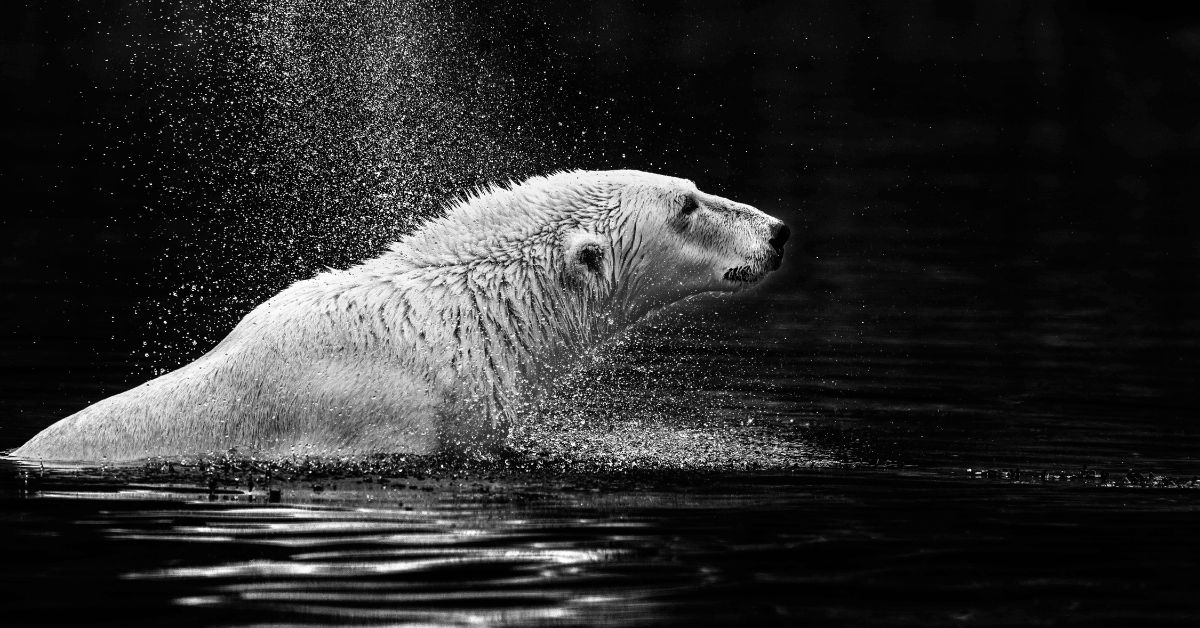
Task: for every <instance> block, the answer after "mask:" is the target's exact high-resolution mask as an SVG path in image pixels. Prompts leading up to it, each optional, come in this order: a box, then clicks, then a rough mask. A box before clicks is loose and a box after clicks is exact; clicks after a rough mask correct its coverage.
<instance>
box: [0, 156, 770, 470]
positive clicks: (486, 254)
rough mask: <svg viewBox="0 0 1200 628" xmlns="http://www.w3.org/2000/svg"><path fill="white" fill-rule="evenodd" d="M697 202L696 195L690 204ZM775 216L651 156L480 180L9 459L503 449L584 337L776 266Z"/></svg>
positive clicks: (592, 338) (594, 338)
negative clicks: (178, 364) (397, 234)
mask: <svg viewBox="0 0 1200 628" xmlns="http://www.w3.org/2000/svg"><path fill="white" fill-rule="evenodd" d="M689 198H691V199H694V200H695V201H697V202H698V204H699V208H700V209H699V210H698V211H688V212H686V213H684V212H681V211H680V208H682V207H684V201H685V200H687V199H689ZM691 207H692V208H694V207H696V203H693V204H692V206H691ZM777 225H779V222H778V221H777V220H775V219H773V218H770V217H769V216H766V215H765V214H762V213H761V212H759V211H758V210H755V209H754V208H752V207H749V206H746V205H741V204H738V203H734V202H732V201H729V200H726V199H722V198H720V197H716V196H712V195H708V194H703V193H701V192H699V191H697V190H696V188H695V185H694V184H692V183H691V182H690V181H686V180H683V179H675V178H671V177H665V176H660V175H654V174H649V173H644V172H638V171H606V172H581V171H576V172H562V173H557V174H554V175H551V176H547V177H534V178H532V179H529V180H527V181H525V182H523V183H521V184H517V185H511V186H510V187H506V188H498V187H493V188H489V189H487V190H483V191H479V192H477V193H475V194H473V195H470V196H468V197H467V198H464V199H463V200H461V201H459V202H457V203H456V204H454V205H453V206H452V207H451V208H450V209H449V210H448V211H447V212H446V213H445V215H444V216H442V217H441V218H437V219H434V220H431V221H429V222H428V223H426V224H425V225H424V226H422V227H421V228H420V229H418V230H417V231H416V232H414V233H412V234H411V235H409V236H407V237H405V238H403V239H402V240H400V241H399V242H396V243H395V244H394V245H392V247H391V248H390V250H389V251H387V252H386V253H384V254H383V255H381V256H379V257H377V258H375V259H372V260H369V261H367V262H364V263H362V264H360V265H358V266H355V267H352V268H350V269H347V270H341V271H329V272H326V273H322V274H320V275H318V276H316V277H313V278H312V279H308V280H304V281H300V282H297V283H295V284H293V285H292V286H290V287H288V288H287V289H285V290H284V291H282V292H280V293H279V294H278V295H276V296H275V297H273V298H271V299H270V300H268V301H267V302H265V303H263V304H262V305H260V306H259V307H257V308H255V309H254V310H253V311H251V312H250V313H249V314H247V315H246V317H245V318H244V319H243V320H242V321H241V323H239V324H238V325H237V327H236V328H235V329H234V330H233V331H232V332H231V333H230V334H229V336H228V337H226V338H225V339H224V340H223V341H221V343H220V344H218V345H217V347H215V348H214V349H213V350H212V351H210V352H209V353H207V354H205V355H204V356H202V357H200V358H199V359H197V360H196V361H195V362H192V363H191V364H188V365H186V366H184V367H182V368H180V369H178V370H176V371H173V372H171V373H168V374H166V375H163V376H161V377H158V378H156V379H154V380H152V381H150V382H147V383H146V384H143V385H141V386H138V387H136V388H134V389H132V390H129V391H126V392H123V393H121V394H118V395H115V396H113V397H109V398H107V399H104V400H103V401H100V402H98V403H96V404H94V405H92V406H90V407H88V408H85V409H84V410H81V411H80V412H78V413H76V414H73V415H71V416H69V417H67V418H65V419H63V420H61V421H59V422H58V423H55V424H54V425H52V426H50V427H49V428H47V429H45V430H44V431H42V432H41V433H40V434H38V435H37V436H35V437H34V438H33V439H31V440H30V441H29V442H28V443H26V444H25V445H24V446H22V447H20V448H18V449H17V450H16V451H14V452H13V455H16V456H21V457H27V458H35V459H48V460H99V459H108V460H131V459H137V458H143V457H149V456H156V455H157V456H174V455H184V454H195V453H204V452H213V451H226V450H229V449H231V448H238V449H239V450H240V451H243V452H246V453H251V452H253V453H259V454H264V455H279V454H286V453H320V454H331V453H346V454H350V453H355V454H357V453H370V452H432V451H436V450H439V449H443V448H460V449H463V448H466V449H470V448H474V447H490V446H493V445H496V444H498V443H500V442H502V441H503V439H504V437H505V436H506V434H507V430H508V427H509V426H510V425H511V424H512V422H513V421H515V420H518V419H519V417H520V416H521V414H522V411H523V409H524V408H526V407H528V405H529V404H532V403H535V402H536V400H537V399H538V398H539V396H540V395H541V394H543V393H544V392H545V391H546V390H548V389H550V388H551V387H552V386H553V384H554V382H555V380H557V379H558V378H559V377H560V376H561V375H564V374H565V373H566V372H567V371H568V370H569V369H570V368H571V366H572V365H573V364H574V362H575V361H576V360H577V359H578V357H579V356H580V354H581V353H582V352H585V351H588V350H590V349H593V348H595V347H596V346H598V345H599V344H600V343H602V342H604V341H605V340H606V339H608V338H610V337H612V336H613V335H614V334H615V333H617V332H619V331H620V330H622V329H624V328H625V327H627V326H628V325H630V324H631V323H633V322H635V321H636V320H637V319H639V318H641V317H642V316H644V315H645V314H647V313H648V312H649V311H650V310H652V309H655V308H658V307H661V306H664V305H667V304H669V303H672V302H674V301H677V300H679V299H681V298H683V297H686V296H688V295H690V294H694V293H697V292H704V291H711V290H734V289H737V288H738V287H740V286H742V285H745V284H746V283H749V282H753V281H755V280H757V279H758V278H760V277H761V276H763V275H765V274H766V273H767V272H769V270H770V268H769V267H772V266H771V265H772V264H774V265H776V266H777V265H778V252H777V251H774V250H773V249H772V248H771V247H770V246H769V245H768V244H767V240H768V239H769V238H770V237H771V234H772V233H773V230H774V229H777ZM735 270H736V272H735ZM733 278H736V280H735V279H733Z"/></svg>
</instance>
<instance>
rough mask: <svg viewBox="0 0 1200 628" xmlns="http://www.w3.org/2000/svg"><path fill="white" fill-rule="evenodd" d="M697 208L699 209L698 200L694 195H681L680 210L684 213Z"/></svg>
mask: <svg viewBox="0 0 1200 628" xmlns="http://www.w3.org/2000/svg"><path fill="white" fill-rule="evenodd" d="M697 209H700V202H699V201H697V200H696V197H694V196H691V195H688V196H685V197H683V208H682V209H681V211H682V212H683V213H684V214H690V213H692V212H694V211H696V210H697Z"/></svg>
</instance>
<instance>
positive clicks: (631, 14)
mask: <svg viewBox="0 0 1200 628" xmlns="http://www.w3.org/2000/svg"><path fill="white" fill-rule="evenodd" d="M164 6H170V5H168V4H166V3H145V2H142V3H126V2H88V3H58V2H11V3H6V4H5V9H4V12H5V13H6V14H7V15H6V17H5V19H3V20H0V29H3V35H2V40H3V55H2V57H0V64H2V65H0V80H2V84H3V89H4V97H3V99H2V101H0V107H3V110H2V111H0V120H3V137H4V148H5V150H4V164H3V169H2V171H0V199H3V200H2V202H3V206H4V209H3V213H2V214H0V221H2V223H0V268H2V269H3V271H2V272H3V279H2V282H3V286H4V288H3V293H2V294H3V299H4V301H3V304H2V307H0V312H2V313H0V317H2V318H0V321H2V323H0V329H3V330H4V334H5V336H4V338H3V340H2V348H3V354H2V355H3V359H2V360H0V361H2V362H3V366H2V368H3V369H4V373H5V376H4V377H3V378H2V379H3V381H2V382H0V413H4V414H10V415H11V414H13V413H20V412H26V411H30V410H31V409H30V408H29V407H28V404H29V403H31V402H29V401H28V400H29V399H33V398H36V397H38V394H32V393H30V392H29V389H30V388H31V387H32V388H35V389H38V390H42V391H43V392H46V391H50V392H52V391H55V390H61V389H62V388H63V387H64V386H70V385H71V384H70V382H71V381H72V380H78V379H80V378H87V377H88V375H87V374H86V373H87V369H99V370H107V372H109V373H110V376H111V377H113V378H114V381H113V382H112V383H111V387H113V388H114V389H113V390H111V391H110V392H115V390H116V389H119V387H120V386H121V385H124V384H130V383H133V382H136V381H138V380H140V379H143V378H144V377H145V376H147V375H149V374H151V373H153V372H155V371H156V369H158V368H161V367H164V366H172V365H175V364H180V363H183V362H186V361H188V360H190V359H191V358H193V357H195V355H197V354H199V353H201V352H203V351H204V350H205V349H206V347H205V346H203V342H201V343H199V344H198V345H196V346H195V347H188V348H176V349H174V350H173V351H172V352H170V353H169V355H166V356H165V357H164V356H163V355H162V354H161V353H157V354H154V355H153V356H152V355H151V354H150V352H148V351H147V342H148V341H147V338H150V339H151V341H150V342H151V343H153V342H165V341H162V340H161V338H162V337H163V336H164V334H166V335H169V334H170V333H177V334H187V333H189V331H190V330H188V329H187V327H188V326H189V325H190V326H203V327H205V331H204V333H203V334H201V337H202V338H214V337H219V336H220V335H221V333H222V330H227V329H228V326H230V325H232V322H233V321H236V319H237V317H238V316H240V314H242V313H244V312H245V311H246V310H248V309H249V307H250V305H251V304H253V303H254V302H256V301H257V300H260V299H261V298H263V297H265V296H266V295H269V294H271V293H273V292H274V291H276V290H278V289H279V288H280V287H282V285H286V283H287V282H288V281H291V280H294V279H296V278H297V277H301V276H306V275H307V274H311V273H312V272H313V271H315V270H316V269H318V268H320V267H322V266H323V265H324V264H327V263H328V264H335V265H336V264H345V263H347V262H348V261H352V260H353V259H355V258H361V256H363V255H367V254H370V253H371V252H372V247H371V246H363V247H361V248H360V249H355V248H354V247H350V248H349V249H347V248H345V247H343V248H341V249H337V250H331V251H329V252H327V253H324V254H313V255H310V256H308V257H306V258H305V259H304V260H303V261H302V262H299V263H297V265H296V266H295V267H294V268H293V269H291V270H290V271H289V272H285V273H278V274H276V275H273V276H270V277H268V278H267V279H262V280H256V281H255V282H250V283H242V284H239V287H238V288H237V290H238V291H239V292H240V293H239V295H238V299H236V300H234V301H232V302H234V303H235V305H234V306H232V307H231V309H230V311H228V312H224V313H222V314H220V315H214V316H211V317H208V318H204V317H199V318H197V317H191V318H189V317H177V318H175V319H172V325H171V326H170V327H169V328H168V329H167V330H165V331H164V330H163V329H157V330H153V331H152V330H150V321H151V319H155V318H157V317H158V314H157V312H156V308H161V307H169V305H170V304H171V303H173V301H172V299H173V297H172V296H171V294H172V292H174V291H176V290H178V289H179V287H180V286H181V285H183V284H184V283H188V282H193V281H199V282H210V281H214V282H219V281H220V280H221V278H222V273H226V274H230V273H234V272H237V271H236V269H232V270H231V269H230V268H227V267H223V266H221V264H218V263H215V262H213V261H212V260H209V262H210V263H208V264H205V263H204V260H203V259H201V260H199V262H196V260H195V258H188V260H186V263H184V262H180V263H178V264H176V265H174V266H172V265H171V260H172V259H173V258H172V254H171V250H172V247H173V246H175V245H176V244H177V243H178V242H180V241H181V240H189V239H193V240H194V239H196V238H202V237H207V236H208V235H209V234H210V233H211V232H212V229H213V227H212V225H214V224H218V223H220V221H221V220H222V217H221V216H220V215H218V214H212V215H208V214H205V213H204V211H205V208H206V207H207V205H206V201H205V199H206V198H209V197H210V196H211V195H212V194H215V193H216V192H215V191H214V190H212V189H210V188H206V187H204V185H200V184H197V183H194V179H189V178H188V176H187V173H191V172H194V171H196V170H197V168H199V166H197V164H195V163H194V160H193V158H192V157H190V156H189V155H188V154H185V153H184V152H183V151H182V150H179V149H178V147H179V146H180V144H179V143H175V144H172V145H170V146H167V147H165V148H164V146H162V145H155V144H153V142H151V141H150V140H149V139H147V138H153V137H155V136H156V134H158V132H159V131H160V126H161V125H162V124H164V120H165V119H166V118H165V117H164V116H163V115H159V114H161V112H162V111H163V110H164V108H166V109H169V108H170V107H177V106H179V103H180V102H185V101H186V98H182V97H180V94H177V93H173V92H172V90H177V91H180V90H182V91H186V89H188V87H187V85H186V83H180V82H178V81H176V82H171V83H165V82H159V81H158V80H157V79H158V78H159V77H158V76H157V75H156V74H155V72H157V71H161V67H162V66H161V65H160V66H155V65H154V64H149V65H146V64H145V63H144V58H141V57H138V55H144V54H146V51H147V50H155V49H158V48H154V47H148V46H146V45H145V43H146V42H154V43H156V44H161V45H163V46H166V45H169V44H170V43H172V37H175V35H172V34H171V33H169V32H167V31H166V30H164V29H163V26H164V20H166V21H169V18H168V17H163V16H164V15H168V14H169V11H165V10H164V9H163V7H164ZM1172 6H1173V7H1176V8H1169V7H1172ZM1182 6H1184V5H1182V4H1173V5H1168V4H1163V5H1154V6H1152V5H1149V4H1146V3H1132V4H1131V3H1116V2H1114V3H1075V2H1065V3H1040V2H1009V3H995V2H914V3H905V4H904V5H900V4H895V3H878V4H866V3H854V2H814V3H791V2H781V3H774V4H768V3H762V4H760V3H724V2H694V1H689V2H654V3H634V2H604V3H595V4H594V5H591V6H587V5H585V4H584V3H532V4H529V5H521V6H503V7H500V8H494V7H492V6H491V5H490V4H486V5H481V6H474V7H468V8H467V9H466V14H467V15H470V16H473V19H475V20H477V21H478V23H479V24H480V25H481V26H480V27H479V32H478V34H479V50H480V53H481V54H487V55H495V56H497V57H498V58H502V59H504V60H505V63H506V67H508V68H510V71H512V72H514V73H516V74H517V79H518V82H523V81H524V80H528V82H529V85H531V87H530V91H531V93H530V95H529V98H530V99H531V100H532V101H534V102H538V103H543V104H544V108H545V110H546V111H547V112H549V113H546V114H545V115H546V118H545V119H544V120H541V121H539V122H540V123H545V122H546V121H547V120H551V119H555V118H557V119H560V120H565V121H566V124H565V125H564V126H563V127H561V128H560V129H561V130H555V131H553V132H548V133H549V134H550V135H553V134H558V135H559V136H561V138H562V141H563V143H564V144H565V145H570V146H573V147H574V148H573V149H572V150H565V151H544V152H542V153H539V155H541V156H540V157H539V158H538V159H536V160H534V161H533V162H532V163H531V165H529V166H528V169H529V170H530V171H515V172H512V173H509V174H511V176H514V177H520V176H525V175H528V174H531V173H532V171H536V170H539V169H544V170H548V169H555V168H642V169H648V170H656V171H661V172H664V173H667V174H673V175H678V176H683V177H687V178H691V179H693V180H695V181H697V183H698V184H699V185H700V186H701V188H702V189H706V190H710V191H713V192H716V193H720V194H723V195H726V196H730V197H733V198H737V199H739V200H744V201H746V202H750V203H753V204H755V205H757V206H759V207H761V208H763V209H764V210H766V211H769V212H771V213H774V214H776V215H779V216H781V217H783V218H785V219H787V220H788V221H789V222H791V223H793V225H794V226H797V227H798V229H797V231H798V232H799V233H800V238H802V239H803V240H805V241H806V243H807V244H806V246H807V253H808V254H809V255H821V254H837V253H839V252H844V251H845V249H844V248H843V247H846V246H849V245H848V244H847V243H850V242H861V241H862V240H863V238H864V236H868V235H870V234H869V233H868V232H872V231H875V230H878V231H881V232H889V233H900V234H903V233H905V232H906V231H908V230H910V229H922V230H925V231H929V230H931V229H932V230H933V232H934V233H938V234H941V235H940V236H939V238H941V239H940V240H937V239H935V240H933V241H929V242H927V243H926V244H925V246H927V247H928V255H929V257H930V258H939V259H940V258H941V253H940V251H942V250H944V249H947V248H954V249H956V250H959V249H963V248H964V247H966V248H968V249H970V250H972V251H975V255H974V257H971V256H967V257H965V258H963V257H959V258H956V259H957V260H958V261H957V262H956V263H961V264H963V265H965V266H970V267H971V268H973V269H976V270H978V269H983V270H982V271H979V272H980V273H981V276H982V277H983V279H984V281H986V282H987V285H988V289H989V290H990V291H991V293H992V294H994V295H995V298H997V299H1003V300H1005V301H1010V302H1012V303H1014V304H1017V305H1015V306H1014V311H1015V312H1017V314H1016V315H1015V316H1016V317H1015V318H1014V321H1015V322H1014V323H1013V324H1014V325H1021V324H1023V323H1022V320H1021V318H1020V314H1019V313H1020V311H1021V307H1020V305H1019V304H1020V303H1022V302H1023V301H1024V300H1025V299H1026V298H1027V294H1026V292H1025V290H1026V288H1025V287H1026V285H1027V283H1028V280H1029V273H1032V272H1037V271H1036V269H1031V268H1030V267H1029V266H1028V265H1027V264H1020V263H1016V261H1017V260H1026V259H1028V258H1029V256H1030V255H1031V250H1033V247H1035V244H1034V243H1035V242H1037V243H1039V244H1037V245H1036V246H1037V247H1038V248H1037V249H1036V251H1034V253H1033V254H1034V255H1035V256H1046V255H1050V256H1062V257H1066V258H1070V260H1071V261H1072V263H1074V264H1077V265H1079V266H1081V267H1083V268H1084V269H1085V270H1086V276H1087V277H1088V278H1089V282H1090V283H1091V285H1092V287H1095V286H1100V288H1101V292H1108V293H1111V294H1113V295H1129V294H1131V293H1136V294H1138V295H1140V297H1139V301H1142V302H1141V303H1139V305H1138V306H1137V307H1136V308H1133V309H1131V310H1130V311H1129V312H1127V313H1125V314H1122V313H1121V312H1115V313H1114V314H1113V315H1112V317H1111V318H1110V325H1109V327H1108V328H1107V330H1106V332H1105V333H1106V334H1107V335H1109V336H1111V337H1112V338H1119V337H1121V336H1122V335H1123V334H1124V333H1125V331H1126V329H1127V328H1129V327H1131V326H1135V325H1137V324H1138V323H1139V320H1140V319H1141V318H1143V317H1145V316H1150V317H1153V318H1155V319H1156V320H1157V321H1159V322H1160V323H1161V325H1162V328H1163V329H1166V330H1168V331H1170V330H1172V329H1175V330H1191V329H1192V328H1193V327H1194V326H1195V325H1194V321H1195V320H1196V316H1195V314H1196V311H1197V310H1196V298H1195V295H1196V287H1197V286H1196V276H1195V272H1194V271H1195V261H1196V259H1197V242H1198V240H1197V233H1198V232H1197V226H1198V221H1200V219H1198V218H1197V212H1196V210H1195V208H1196V199H1197V192H1198V191H1200V190H1198V187H1200V184H1198V183H1197V181H1198V179H1197V176H1196V174H1197V172H1198V171H1200V169H1198V166H1200V159H1198V157H1200V126H1198V122H1200V106H1198V105H1200V16H1198V15H1197V14H1196V12H1195V11H1191V10H1187V9H1181V8H1178V7H1182ZM172 59H173V61H172V63H173V64H174V65H173V67H172V69H171V71H172V76H176V77H178V76H185V77H186V76H187V75H188V73H189V72H195V73H196V74H197V76H198V77H199V76H200V75H201V74H203V73H204V72H205V70H204V68H203V67H202V65H203V64H202V63H201V61H202V59H200V58H199V57H197V58H194V59H189V58H188V56H187V53H186V51H185V52H184V53H177V54H176V55H175V56H174V57H172ZM189 63H194V65H195V67H193V66H192V65H189ZM156 67H157V68H159V69H158V70H156V69H155V68H156ZM522 72H524V73H526V75H525V76H522V75H521V74H520V73H522ZM204 115H211V116H213V117H214V118H218V117H220V116H221V115H223V114H222V110H221V107H219V106H217V107H214V108H213V109H212V110H211V111H210V112H208V113H206V114H204ZM601 126H602V127H603V128H605V129H606V130H607V134H606V135H604V136H603V138H598V137H597V135H596V134H595V133H592V135H591V136H590V137H589V138H588V139H586V140H583V139H580V138H581V135H580V132H581V131H582V130H585V129H596V128H599V127H601ZM188 141H194V142H199V143H203V142H229V141H233V142H236V141H237V139H236V137H235V138H232V139H231V138H229V137H225V138H216V137H212V136H206V135H205V134H204V133H203V132H197V133H196V134H195V135H194V136H191V137H190V138H189V139H188ZM172 151H174V152H172ZM208 154H209V155H212V154H215V153H214V152H209V153H208ZM459 174H460V175H461V176H460V177H459V178H457V179H455V180H454V181H452V182H450V181H447V182H446V183H445V185H444V189H441V190H440V193H441V194H442V195H443V196H447V197H448V196H449V195H450V194H451V193H453V192H454V191H456V189H458V188H456V186H455V185H452V183H453V184H461V183H464V182H467V183H476V182H479V181H481V180H486V179H487V178H488V177H489V176H490V175H491V174H493V173H471V172H466V173H459ZM473 176H476V177H477V179H478V180H472V177H473ZM189 181H192V183H189ZM861 181H874V182H875V184H874V185H869V186H862V185H860V184H859V183H860V182H861ZM166 183H174V184H175V185H176V186H177V188H176V189H177V191H176V193H173V194H164V193H163V192H162V191H161V190H162V189H163V185H164V184H166ZM209 183H211V181H209ZM189 185H190V186H191V187H189ZM180 188H181V189H182V190H183V191H182V192H178V189H180ZM885 205H886V206H887V207H888V208H889V210H888V211H886V212H885V211H882V210H878V211H877V208H879V207H882V206H885ZM420 209H422V210H424V209H426V208H420ZM179 213H191V214H193V215H194V216H196V217H195V218H193V219H190V220H188V221H186V222H183V223H180V222H179V221H175V220H173V219H172V216H173V215H175V214H179ZM181 229H182V232H181ZM188 230H192V231H188ZM1046 233H1056V234H1062V237H1060V238H1058V239H1056V240H1055V242H1056V244H1054V245H1052V246H1049V247H1047V245H1046V244H1045V242H1044V240H1041V239H1039V236H1040V235H1042V234H1046ZM310 235H311V236H312V237H314V238H319V237H320V235H321V234H319V233H316V234H310ZM976 245H978V246H976ZM863 251H864V253H863V254H865V255H874V256H878V257H879V258H881V259H884V258H887V257H888V255H889V251H888V250H884V249H872V248H871V246H866V247H865V248H864V249H863ZM1131 261H1135V262H1136V263H1137V265H1138V268H1143V269H1147V270H1146V271H1145V272H1137V273H1133V272H1129V271H1128V270H1127V269H1128V268H1129V265H1130V263H1131ZM789 263H790V266H789V269H790V272H791V273H792V274H791V275H789V276H790V277H792V278H793V279H794V280H795V281H800V280H801V279H799V277H800V276H801V275H802V274H803V273H802V271H801V270H799V269H800V266H801V265H800V264H799V263H798V262H796V261H795V260H793V261H791V262H789ZM1059 298H1060V299H1061V300H1062V301H1064V302H1070V301H1072V300H1073V299H1079V300H1080V301H1081V302H1083V301H1087V302H1088V304H1090V305H1095V306H1098V307H1116V306H1114V305H1113V303H1116V300H1115V299H1114V301H1112V302H1109V301H1106V300H1105V299H1104V298H1103V297H1100V298H1099V301H1097V300H1096V299H1097V297H1096V294H1095V290H1092V289H1089V290H1088V291H1087V293H1086V295H1085V294H1083V293H1080V294H1079V295H1075V294H1073V292H1072V286H1063V287H1062V293H1061V294H1060V296H1059ZM148 304H149V305H148ZM163 304H167V305H166V306H164V305H163ZM966 305H967V306H969V304H966ZM1118 309H1119V308H1118ZM191 332H192V333H194V330H191ZM155 339H158V340H155ZM166 344H169V342H167V343H166ZM1156 351H1158V352H1159V354H1158V355H1159V357H1160V358H1161V360H1162V361H1164V362H1165V363H1168V364H1170V365H1172V367H1171V368H1174V369H1179V371H1178V372H1194V368H1195V366H1196V359H1195V354H1196V352H1195V350H1194V348H1192V347H1190V346H1173V345H1172V344H1171V343H1170V342H1165V343H1163V344H1162V346H1160V347H1158V348H1157V349H1156ZM112 356H117V358H113V357H112ZM122 356H123V357H124V359H119V358H122ZM129 358H132V359H129ZM114 360H116V362H114ZM117 363H119V364H120V366H115V367H114V366H113V365H114V364H117ZM113 372H115V375H113V374H112V373H113ZM1189 398H1191V397H1189ZM21 399H23V400H25V401H20V400H21ZM46 399H47V397H45V396H43V399H42V400H41V401H38V402H37V404H38V407H37V408H36V409H35V411H36V412H37V413H38V414H39V415H44V416H46V417H51V416H54V415H56V414H57V415H61V414H62V413H63V412H64V411H66V410H68V409H70V403H68V402H66V401H62V402H58V401H54V400H53V398H52V397H51V398H49V399H50V400H48V401H47V400H46Z"/></svg>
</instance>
